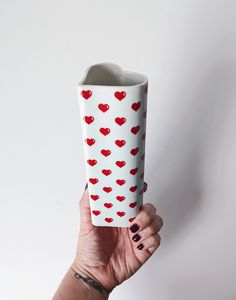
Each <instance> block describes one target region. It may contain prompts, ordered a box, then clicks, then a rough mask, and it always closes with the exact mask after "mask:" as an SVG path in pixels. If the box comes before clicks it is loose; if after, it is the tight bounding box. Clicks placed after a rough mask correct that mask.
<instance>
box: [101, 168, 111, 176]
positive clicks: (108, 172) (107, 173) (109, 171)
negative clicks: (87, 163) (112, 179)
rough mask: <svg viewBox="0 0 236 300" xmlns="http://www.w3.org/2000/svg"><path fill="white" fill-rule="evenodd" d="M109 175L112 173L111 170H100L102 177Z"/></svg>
mask: <svg viewBox="0 0 236 300" xmlns="http://www.w3.org/2000/svg"><path fill="white" fill-rule="evenodd" d="M111 173H112V171H111V170H108V169H103V170H102V174H104V175H106V176H108V175H110V174H111Z"/></svg>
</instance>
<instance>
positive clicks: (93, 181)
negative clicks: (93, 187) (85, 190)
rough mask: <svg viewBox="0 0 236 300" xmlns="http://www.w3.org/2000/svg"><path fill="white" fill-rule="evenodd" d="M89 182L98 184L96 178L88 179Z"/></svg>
mask: <svg viewBox="0 0 236 300" xmlns="http://www.w3.org/2000/svg"><path fill="white" fill-rule="evenodd" d="M89 181H90V182H91V183H92V184H96V183H98V179H97V178H89Z"/></svg>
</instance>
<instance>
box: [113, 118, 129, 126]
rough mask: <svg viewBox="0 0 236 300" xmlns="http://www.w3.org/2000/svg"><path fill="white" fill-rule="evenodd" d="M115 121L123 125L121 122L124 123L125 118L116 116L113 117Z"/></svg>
mask: <svg viewBox="0 0 236 300" xmlns="http://www.w3.org/2000/svg"><path fill="white" fill-rule="evenodd" d="M115 122H116V123H117V124H118V125H120V126H121V125H123V124H125V122H126V118H119V117H117V118H115Z"/></svg>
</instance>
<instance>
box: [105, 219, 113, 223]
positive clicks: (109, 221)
mask: <svg viewBox="0 0 236 300" xmlns="http://www.w3.org/2000/svg"><path fill="white" fill-rule="evenodd" d="M104 220H105V221H106V222H107V223H111V222H112V221H113V219H112V218H105V219H104Z"/></svg>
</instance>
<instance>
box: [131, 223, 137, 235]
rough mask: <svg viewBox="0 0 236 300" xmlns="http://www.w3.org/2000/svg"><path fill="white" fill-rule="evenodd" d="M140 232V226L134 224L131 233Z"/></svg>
mask: <svg viewBox="0 0 236 300" xmlns="http://www.w3.org/2000/svg"><path fill="white" fill-rule="evenodd" d="M138 230H139V226H138V224H133V225H132V226H131V227H130V231H131V232H132V233H135V232H136V231H138Z"/></svg>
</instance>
